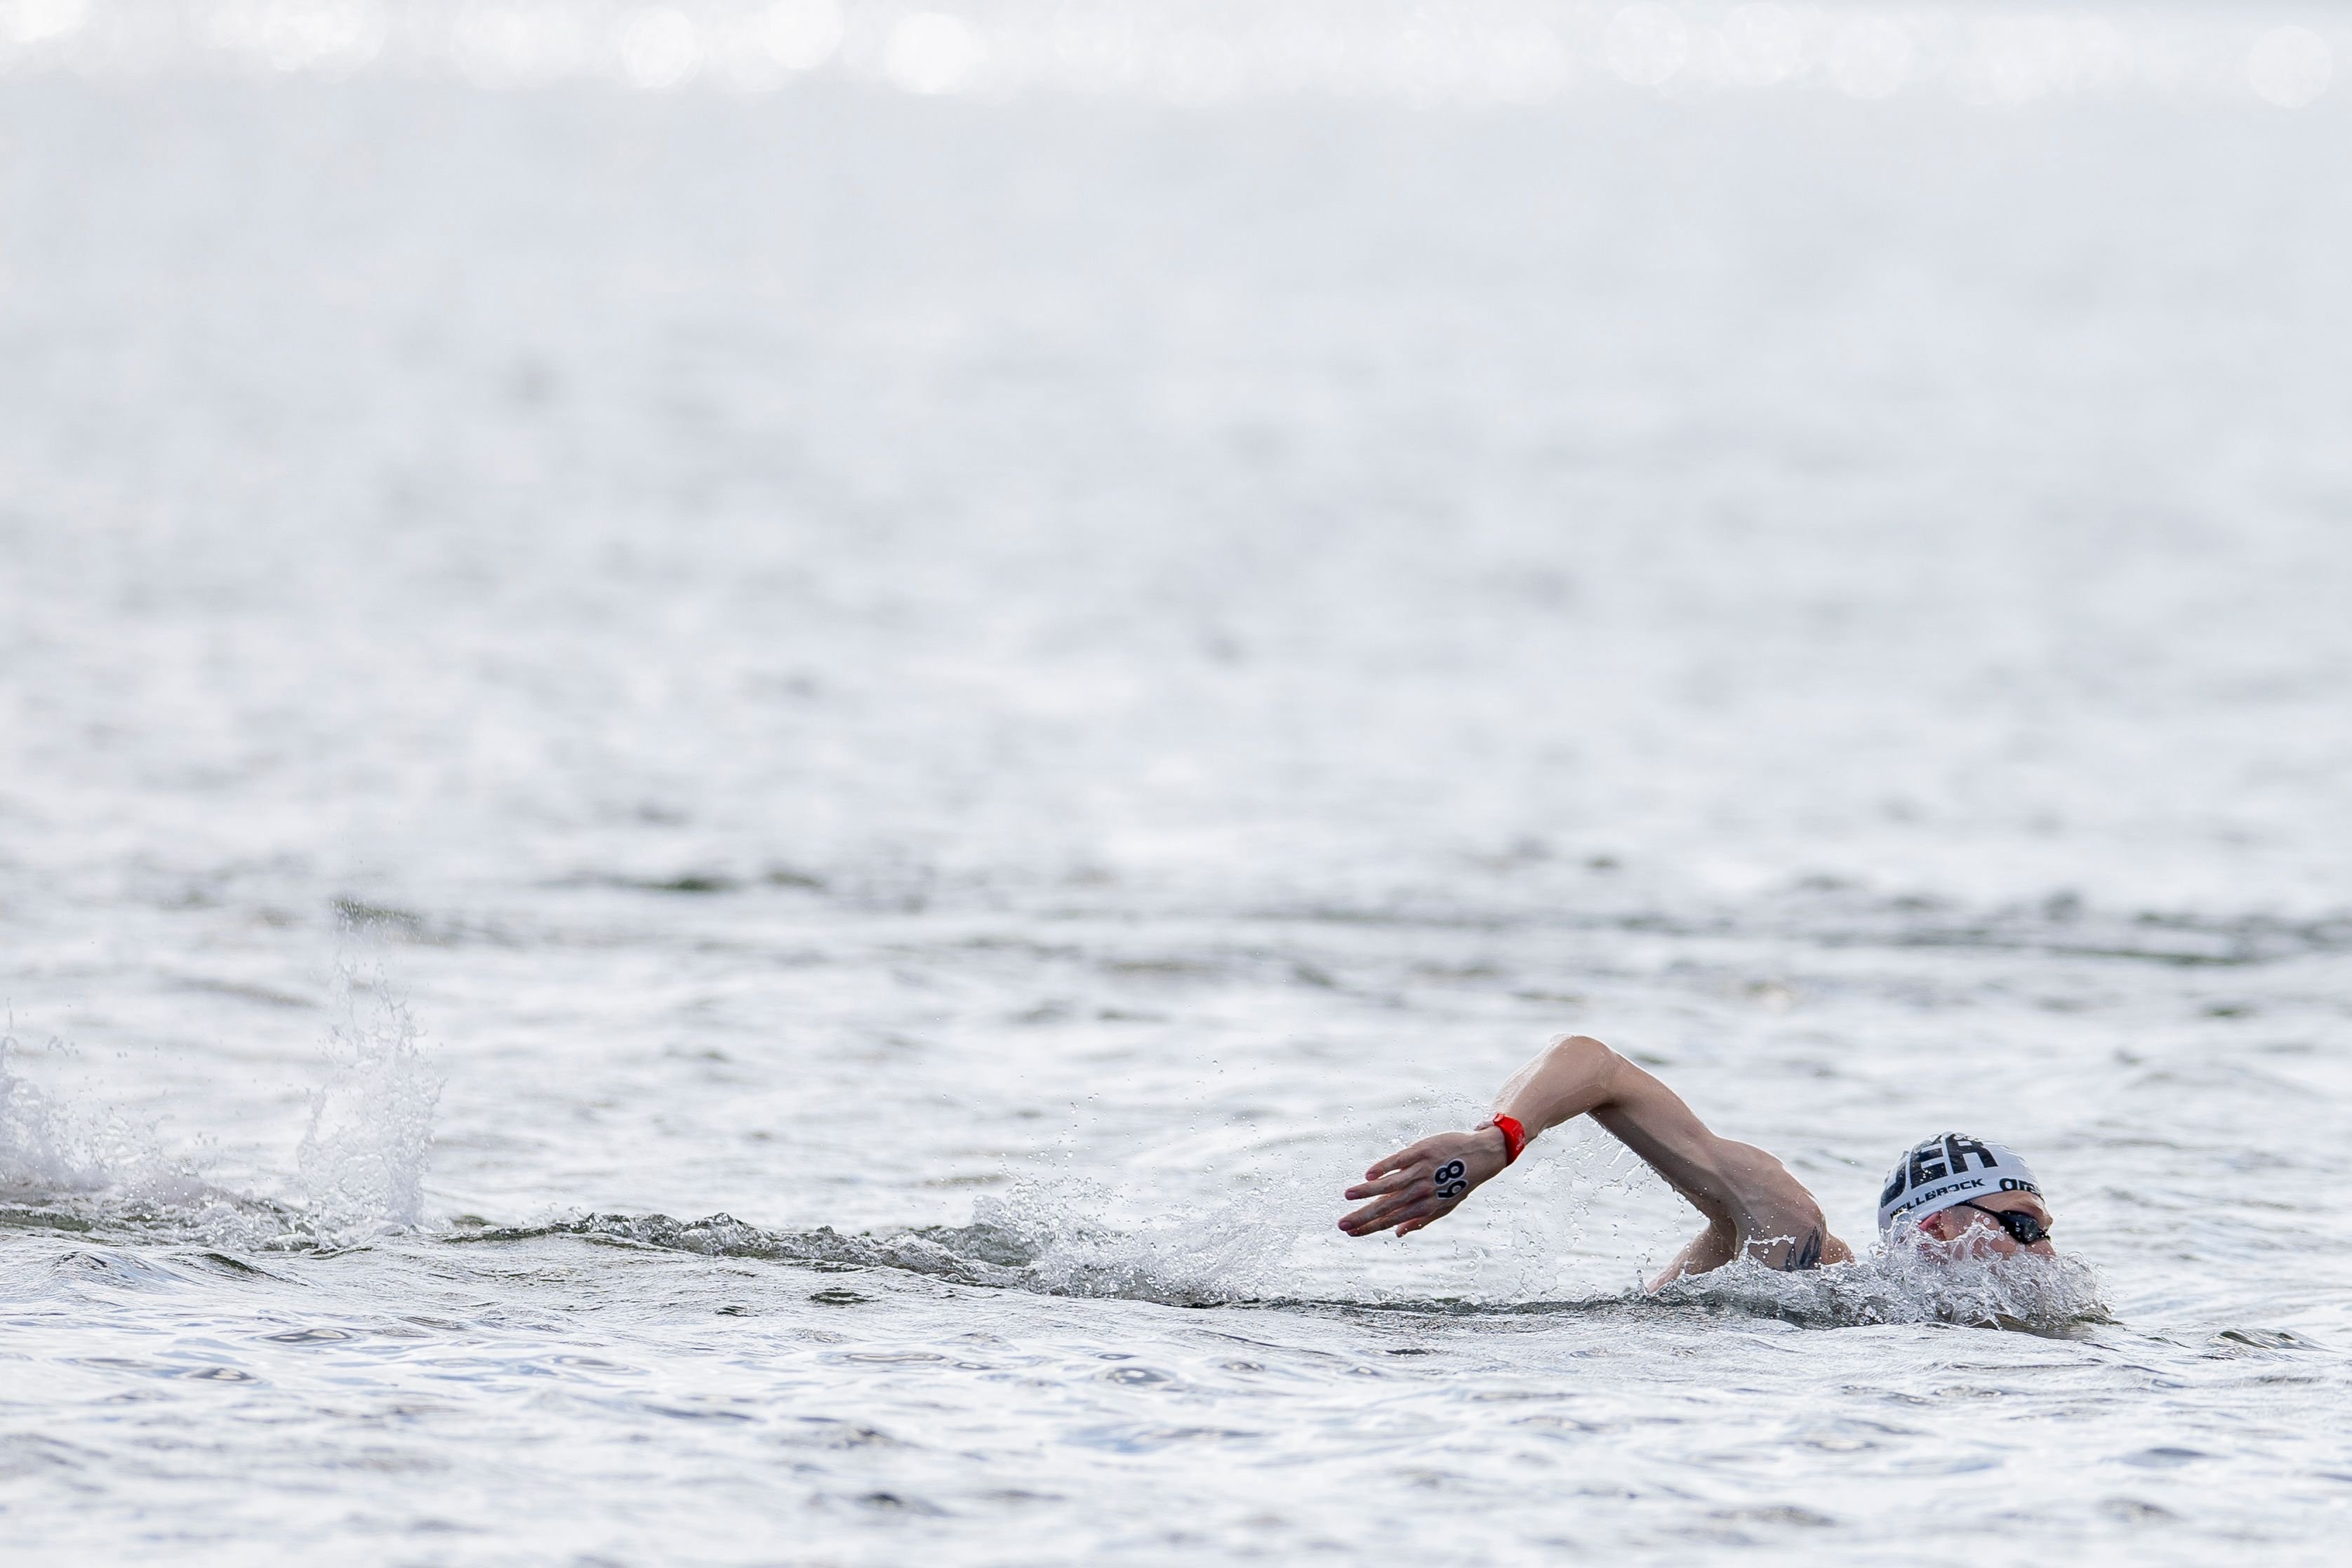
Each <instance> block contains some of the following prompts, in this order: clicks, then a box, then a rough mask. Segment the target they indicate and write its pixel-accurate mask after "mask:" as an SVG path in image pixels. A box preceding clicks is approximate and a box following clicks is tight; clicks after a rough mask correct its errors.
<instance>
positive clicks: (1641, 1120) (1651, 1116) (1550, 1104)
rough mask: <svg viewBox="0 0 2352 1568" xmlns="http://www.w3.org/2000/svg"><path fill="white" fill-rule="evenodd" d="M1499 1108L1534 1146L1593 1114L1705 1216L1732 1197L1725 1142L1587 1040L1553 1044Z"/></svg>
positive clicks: (1647, 1077)
mask: <svg viewBox="0 0 2352 1568" xmlns="http://www.w3.org/2000/svg"><path fill="white" fill-rule="evenodd" d="M1495 1110H1496V1113H1497V1114H1500V1115H1505V1116H1511V1117H1516V1118H1517V1120H1518V1121H1519V1122H1520V1123H1521V1124H1522V1125H1523V1126H1525V1127H1526V1128H1527V1130H1528V1138H1529V1140H1530V1141H1532V1140H1533V1139H1534V1138H1535V1137H1536V1135H1537V1134H1538V1133H1539V1132H1543V1131H1548V1130H1549V1129H1551V1128H1554V1127H1557V1126H1559V1124H1560V1123H1562V1122H1564V1121H1575V1120H1576V1119H1577V1118H1578V1117H1580V1116H1590V1117H1591V1118H1592V1119H1593V1120H1594V1121H1598V1122H1599V1123H1601V1126H1602V1127H1604V1128H1606V1129H1607V1130H1608V1131H1609V1132H1610V1133H1611V1134H1612V1136H1614V1137H1615V1138H1616V1139H1617V1141H1618V1142H1621V1143H1622V1144H1624V1145H1625V1146H1626V1147H1627V1148H1629V1149H1631V1150H1633V1152H1634V1153H1636V1154H1638V1155H1640V1156H1641V1157H1642V1159H1643V1162H1644V1163H1647V1164H1648V1165H1649V1166H1650V1167H1651V1168H1652V1169H1653V1170H1654V1171H1656V1172H1657V1173H1658V1174H1659V1175H1661V1176H1663V1177H1664V1178H1665V1179H1666V1182H1667V1184H1669V1185H1671V1186H1673V1187H1674V1188H1675V1191H1677V1192H1679V1193H1681V1194H1683V1196H1685V1198H1687V1199H1689V1200H1690V1201H1691V1202H1692V1203H1693V1204H1695V1205H1697V1206H1698V1207H1699V1208H1700V1209H1701V1210H1702V1211H1704V1212H1706V1213H1708V1214H1709V1215H1713V1214H1714V1213H1716V1212H1717V1210H1718V1208H1719V1207H1720V1206H1721V1205H1724V1204H1725V1203H1726V1202H1727V1200H1728V1199H1729V1197H1730V1195H1731V1194H1730V1184H1729V1181H1728V1180H1727V1173H1726V1172H1724V1171H1722V1170H1721V1169H1719V1168H1718V1166H1719V1162H1720V1160H1721V1157H1722V1149H1723V1142H1722V1140H1721V1139H1719V1138H1717V1136H1716V1135H1715V1134H1714V1132H1712V1131H1709V1129H1708V1128H1707V1125H1706V1122H1704V1121H1700V1120H1699V1119H1698V1115H1697V1113H1696V1111H1694V1110H1691V1108H1690V1107H1689V1106H1688V1105H1686V1104H1685V1103H1684V1102H1683V1098H1682V1096H1680V1095H1678V1094H1676V1093H1675V1091H1674V1090H1673V1089H1668V1088H1667V1087H1666V1086H1665V1085H1664V1083H1663V1082H1661V1081H1660V1080H1659V1079H1656V1078H1655V1077H1654V1076H1653V1075H1651V1074H1650V1073H1648V1072H1645V1071H1643V1069H1642V1068H1640V1067H1639V1066H1637V1065H1636V1064H1634V1063H1633V1062H1630V1061H1627V1060H1626V1059H1625V1058H1623V1057H1621V1056H1619V1055H1618V1054H1617V1053H1616V1052H1615V1051H1612V1050H1611V1049H1610V1048H1609V1047H1607V1046H1604V1045H1602V1044H1601V1042H1600V1041H1599V1040H1596V1039H1594V1038H1593V1037H1591V1036H1590V1035H1563V1036H1561V1037H1559V1038H1557V1039H1555V1040H1553V1041H1552V1042H1551V1044H1550V1045H1549V1046H1547V1047H1545V1048H1544V1050H1543V1053H1542V1054H1541V1055H1540V1056H1538V1057H1537V1058H1535V1059H1534V1060H1533V1061H1531V1062H1529V1063H1528V1065H1527V1066H1525V1067H1523V1068H1520V1069H1519V1070H1518V1071H1517V1073H1515V1074H1513V1075H1512V1077H1511V1079H1510V1081H1509V1082H1507V1083H1506V1084H1504V1085H1503V1088H1502V1089H1501V1091H1500V1092H1499V1093H1497V1094H1496V1097H1495ZM1493 1136H1495V1137H1496V1138H1500V1137H1501V1136H1502V1135H1501V1134H1500V1133H1499V1132H1496V1133H1494V1134H1493Z"/></svg>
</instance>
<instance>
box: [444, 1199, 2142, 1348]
mask: <svg viewBox="0 0 2352 1568" xmlns="http://www.w3.org/2000/svg"><path fill="white" fill-rule="evenodd" d="M1105 1195H1106V1194H1104V1192H1103V1191H1102V1190H1101V1189H1098V1188H1096V1187H1093V1186H1092V1185H1090V1184H1083V1185H1076V1186H1062V1187H1056V1186H1053V1185H1049V1184H1042V1183H1040V1184H1023V1185H1022V1186H1019V1187H1016V1188H1014V1189H1013V1191H1012V1192H1010V1193H1008V1194H1007V1195H1006V1196H1005V1197H1003V1198H1002V1199H991V1198H983V1199H982V1200H980V1201H979V1202H978V1203H977V1204H976V1205H974V1212H973V1216H972V1221H971V1224H970V1225H963V1226H921V1227H917V1228H911V1229H907V1230H898V1231H879V1232H865V1233H860V1234H849V1233H845V1232H842V1231H837V1230H835V1229H834V1228H833V1227H832V1226H818V1227H817V1228H815V1229H813V1230H767V1229H762V1228H761V1227H760V1226H754V1225H749V1224H746V1223H744V1222H743V1221H741V1220H739V1219H736V1218H734V1217H733V1216H732V1215H710V1216H709V1217H708V1218H704V1219H696V1220H678V1219H673V1218H671V1217H669V1216H668V1215H621V1214H592V1215H575V1216H572V1217H571V1218H567V1219H562V1220H557V1221H553V1222H550V1223H547V1224H543V1225H535V1226H483V1227H479V1228H474V1229H469V1230H465V1231H459V1232H455V1233H451V1234H450V1236H449V1239H451V1240H453V1241H460V1242H512V1241H520V1240H527V1239H531V1238H535V1237H548V1236H576V1237H582V1238H583V1239H586V1240H589V1241H592V1242H596V1243H601V1244H604V1245H607V1246H619V1247H644V1248H647V1249H652V1250H659V1251H675V1252H689V1253H696V1254H699V1255H702V1256H706V1257H730V1258H766V1259H771V1260H774V1261H779V1262H790V1263H802V1264H811V1265H815V1266H817V1267H820V1268H877V1269H895V1270H900V1271H904V1272H907V1273H912V1274H920V1275H925V1276H928V1277H929V1278H932V1279H945V1280H948V1281H950V1283H954V1284H959V1285H976V1286H986V1287H992V1288H995V1289H1012V1290H1024V1291H1029V1292H1033V1293H1038V1294H1045V1295H1055V1296H1080V1297H1114V1298H1119V1299H1124V1300H1145V1301H1156V1302H1160V1303H1161V1304H1163V1305H1168V1306H1181V1307H1213V1306H1241V1305H1257V1306H1266V1307H1290V1308H1315V1309H1341V1310H1346V1309H1358V1310H1380V1311H1391V1312H1427V1313H1442V1314H1444V1315H1447V1316H1475V1315H1481V1314H1493V1315H1519V1314H1527V1313H1542V1312H1563V1313H1573V1312H1594V1311H1610V1312H1616V1311H1624V1310H1633V1311H1642V1310H1665V1311H1673V1312H1685V1311H1689V1310H1694V1309H1696V1310H1700V1311H1703V1312H1706V1313H1709V1314H1712V1315H1717V1316H1727V1317H1729V1316H1738V1317H1756V1318H1777V1319H1780V1320H1782V1321H1790V1322H1796V1323H1801V1324H1804V1325H1805V1326H1807V1327H1811V1328H1854V1327H1862V1326H1864V1325H1869V1324H1879V1323H1954V1324H1968V1325H1978V1326H1983V1327H1999V1328H2009V1329H2023V1330H2029V1331H2038V1332H2056V1331H2063V1330H2064V1329H2067V1328H2069V1327H2073V1326H2075V1325H2079V1324H2084V1323H2092V1322H2105V1321H2110V1319H2109V1315H2108V1312H2107V1309H2106V1307H2105V1303H2104V1302H2103V1301H2102V1300H2100V1298H2099V1291H2098V1280H2097V1277H2096V1275H2095V1273H2094V1272H2093V1270H2092V1269H2091V1268H2090V1266H2089V1265H2088V1264H2086V1263H2084V1262H2083V1261H2082V1260H2081V1259H2079V1258H2065V1257H2061V1258H2032V1257H2025V1256H2020V1257H2015V1258H1984V1259H1968V1260H1960V1261H1956V1262H1948V1261H1945V1260H1943V1259H1941V1258H1935V1257H1931V1256H1929V1255H1927V1253H1925V1252H1923V1251H1921V1250H1919V1249H1917V1248H1916V1247H1909V1246H1903V1245H1899V1244H1898V1245H1896V1246H1894V1247H1886V1248H1882V1249H1880V1250H1878V1251H1875V1252H1874V1253H1873V1254H1872V1255H1871V1256H1869V1257H1868V1258H1863V1259H1859V1260H1857V1261H1855V1262H1853V1263H1850V1264H1843V1265H1839V1266H1836V1267H1833V1268H1822V1269H1816V1270H1812V1271H1811V1272H1808V1273H1801V1274H1782V1273H1779V1272H1776V1271H1774V1270H1771V1269H1768V1268H1763V1267H1761V1266H1760V1265H1758V1264H1755V1263H1751V1262H1747V1261H1745V1260H1743V1261H1741V1262H1738V1263H1735V1264H1732V1265H1731V1266H1729V1267H1727V1268H1720V1269H1717V1270H1716V1271H1715V1272H1714V1273H1711V1274H1707V1275H1704V1276H1701V1277H1699V1278H1697V1279H1687V1280H1682V1281H1678V1282H1677V1283H1675V1284H1674V1285H1671V1286H1668V1287H1667V1288H1666V1289H1664V1290H1662V1291H1659V1292H1656V1293H1655V1294H1650V1293H1647V1292H1644V1291H1643V1290H1641V1289H1628V1290H1624V1291H1620V1292H1615V1293H1612V1294H1608V1295H1602V1296H1594V1297H1589V1298H1584V1299H1579V1300H1465V1299H1459V1298H1442V1299H1431V1298H1425V1297H1415V1296H1411V1295H1404V1294H1397V1293H1375V1294H1366V1295H1361V1296H1355V1295H1348V1294H1333V1293H1328V1292H1325V1293H1316V1292H1309V1291H1302V1290H1301V1289H1299V1288H1298V1281H1297V1277H1296V1275H1295V1274H1293V1273H1292V1271H1291V1268H1290V1266H1289V1258H1290V1254H1291V1249H1292V1247H1293V1246H1294V1245H1295V1243H1296V1242H1297V1239H1298V1235H1297V1227H1296V1226H1294V1225H1292V1224H1291V1223H1289V1222H1288V1221H1287V1220H1286V1218H1284V1217H1283V1216H1281V1215H1270V1214H1268V1213H1267V1212H1266V1211H1265V1209H1264V1208H1262V1207H1257V1206H1254V1205H1229V1207H1228V1208H1227V1209H1226V1210H1224V1211H1221V1212H1217V1213H1201V1214H1190V1215H1185V1216H1183V1217H1182V1218H1181V1220H1178V1219H1171V1220H1169V1221H1167V1222H1165V1223H1161V1224H1155V1225H1150V1226H1143V1227H1141V1228H1119V1227H1118V1226H1112V1225H1110V1224H1108V1223H1105V1222H1104V1221H1103V1220H1101V1219H1100V1217H1099V1215H1100V1214H1101V1212H1102V1207H1103V1202H1104V1198H1105Z"/></svg>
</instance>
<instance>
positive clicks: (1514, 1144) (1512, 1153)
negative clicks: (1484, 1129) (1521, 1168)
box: [1486, 1116, 1528, 1165]
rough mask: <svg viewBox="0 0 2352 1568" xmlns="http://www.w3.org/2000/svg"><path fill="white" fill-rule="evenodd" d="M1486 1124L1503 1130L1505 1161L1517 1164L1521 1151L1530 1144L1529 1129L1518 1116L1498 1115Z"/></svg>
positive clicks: (1509, 1163)
mask: <svg viewBox="0 0 2352 1568" xmlns="http://www.w3.org/2000/svg"><path fill="white" fill-rule="evenodd" d="M1486 1125H1487V1126H1489V1127H1499V1128H1501V1129H1502V1131H1503V1163H1504V1164H1506V1165H1512V1164H1517V1163H1518V1158H1519V1151H1520V1150H1522V1149H1524V1148H1526V1147H1527V1146H1528V1130H1527V1129H1526V1128H1525V1127H1523V1126H1521V1125H1520V1124H1519V1119H1518V1118H1517V1117H1516V1116H1497V1117H1496V1118H1495V1120H1494V1121H1489V1122H1488V1123H1486Z"/></svg>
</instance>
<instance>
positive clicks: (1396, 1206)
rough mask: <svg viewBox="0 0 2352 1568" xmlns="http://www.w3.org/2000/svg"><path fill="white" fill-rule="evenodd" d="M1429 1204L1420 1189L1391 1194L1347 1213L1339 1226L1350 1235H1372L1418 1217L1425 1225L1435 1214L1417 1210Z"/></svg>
mask: <svg viewBox="0 0 2352 1568" xmlns="http://www.w3.org/2000/svg"><path fill="white" fill-rule="evenodd" d="M1427 1205H1428V1199H1427V1197H1426V1196H1425V1195H1424V1194H1422V1193H1420V1192H1418V1191H1408V1192H1403V1193H1396V1194H1391V1195H1389V1196H1387V1197H1384V1198H1382V1199H1381V1200H1380V1201H1379V1202H1377V1203H1369V1204H1366V1205H1364V1206H1363V1207H1362V1208H1360V1209H1357V1210H1355V1211H1354V1212H1353V1213H1351V1214H1349V1215H1345V1216H1344V1217H1343V1218H1341V1220H1340V1221H1339V1228H1340V1229H1341V1230H1344V1231H1346V1232H1347V1233H1348V1234H1349V1236H1370V1235H1372V1234H1373V1233H1374V1232H1376V1231H1382V1230H1386V1229H1388V1228H1389V1227H1390V1226H1393V1225H1399V1224H1402V1223H1403V1222H1405V1221H1408V1220H1414V1219H1418V1220H1419V1221H1420V1222H1421V1223H1422V1224H1423V1225H1425V1224H1427V1223H1428V1221H1429V1218H1431V1217H1433V1216H1430V1215H1425V1214H1423V1213H1420V1212H1417V1211H1423V1210H1425V1209H1426V1207H1427Z"/></svg>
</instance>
